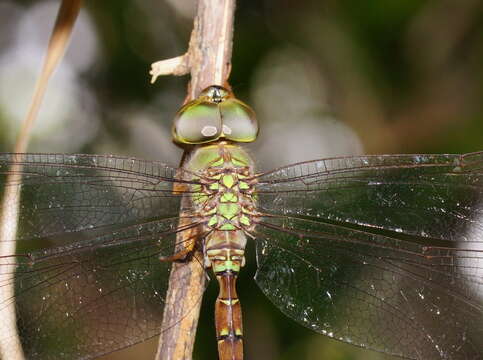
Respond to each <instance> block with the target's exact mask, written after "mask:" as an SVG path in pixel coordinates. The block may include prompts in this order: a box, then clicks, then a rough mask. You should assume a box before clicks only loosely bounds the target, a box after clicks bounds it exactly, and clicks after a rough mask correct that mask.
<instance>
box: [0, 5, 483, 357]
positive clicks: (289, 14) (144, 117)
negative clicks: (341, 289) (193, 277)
mask: <svg viewBox="0 0 483 360" xmlns="http://www.w3.org/2000/svg"><path fill="white" fill-rule="evenodd" d="M85 3H86V4H85V7H84V9H83V11H82V13H81V16H80V18H79V21H78V23H77V25H76V28H75V31H74V36H73V40H72V42H71V44H70V47H69V50H68V52H67V54H66V58H65V60H64V62H63V63H62V64H61V66H60V68H59V69H58V71H57V72H56V74H55V76H54V78H53V79H52V81H51V84H50V86H49V92H48V94H47V96H46V99H45V102H44V104H43V107H42V110H41V115H40V118H39V119H38V122H37V125H36V128H35V130H34V134H33V139H32V142H31V145H30V150H31V151H40V152H64V153H79V152H82V153H112V154H119V155H132V156H137V157H141V158H146V159H153V160H161V161H163V162H166V163H169V164H173V165H176V164H177V163H178V161H179V158H180V155H181V150H180V149H178V148H176V147H175V146H174V145H173V144H172V142H171V138H170V126H171V119H172V118H173V115H174V114H175V112H176V110H177V108H178V107H179V106H180V105H181V103H182V102H183V100H184V97H185V93H186V84H187V82H188V78H187V77H161V78H159V79H158V81H157V82H156V83H155V84H154V85H151V84H150V83H149V75H148V71H149V68H150V64H151V63H152V62H154V61H157V60H161V59H166V58H170V57H174V56H178V55H181V54H182V53H184V52H185V50H186V48H187V43H188V40H189V36H190V32H191V29H192V17H193V14H194V10H195V2H194V1H191V0H162V1H155V0H103V1H86V2H85ZM58 4H59V2H58V1H44V0H35V1H27V0H17V1H14V0H2V1H1V2H0V150H1V151H9V150H11V149H12V146H13V142H14V139H15V134H16V131H17V129H18V126H19V123H20V121H21V120H22V118H23V116H24V115H25V113H26V108H27V104H28V102H29V100H30V97H31V94H32V91H33V85H34V82H35V77H36V76H37V74H38V71H39V68H40V64H41V60H42V57H43V54H44V51H45V48H46V44H47V39H48V36H49V34H50V30H51V28H52V25H53V22H54V20H55V13H56V9H57V6H58ZM482 10H483V2H482V1H478V0H465V1H454V0H433V1H431V0H426V1H420V0H391V1H374V0H368V1H359V0H339V1H336V0H324V1H320V0H305V1H289V0H257V1H247V0H245V1H239V3H238V9H237V13H236V27H235V38H234V49H233V68H232V75H231V80H230V83H231V85H232V87H233V89H234V91H235V93H236V95H237V96H238V97H239V98H241V99H242V100H244V101H246V102H247V103H249V104H251V105H252V106H253V108H254V109H255V111H256V112H257V114H258V118H259V121H260V125H261V133H260V138H259V140H258V142H257V143H256V144H254V145H252V146H250V149H251V150H250V151H251V152H252V153H253V155H254V157H255V158H256V159H257V165H258V167H259V168H260V169H270V168H273V167H275V166H280V165H283V164H287V163H291V162H295V161H301V160H308V159H314V158H321V157H328V156H336V155H350V154H361V153H417V152H436V153H441V152H443V153H462V152H471V151H477V150H481V149H482V145H483V121H482V120H483V111H482V110H483V109H482V101H481V99H482V92H483V11H482ZM248 251H249V255H248V266H247V269H246V270H245V272H244V273H243V275H242V276H241V279H240V281H239V293H240V297H241V300H242V305H243V311H244V321H245V323H244V326H245V333H246V354H247V355H246V356H247V359H297V360H303V359H334V360H355V359H384V358H387V357H384V356H383V355H380V354H376V353H373V352H370V351H365V350H362V349H358V348H355V347H353V346H350V345H346V344H343V343H340V342H337V341H334V340H330V339H327V338H325V337H323V336H319V335H317V334H315V333H313V332H311V331H309V330H307V329H304V328H302V327H301V326H299V325H298V324H296V323H295V322H293V321H292V320H290V319H288V318H286V317H284V315H282V314H281V313H280V312H279V311H278V310H277V309H276V308H275V307H274V306H273V305H272V304H271V303H269V301H268V300H267V299H266V298H264V296H263V295H262V294H261V292H260V290H259V289H258V288H257V287H256V285H255V283H254V282H253V281H251V278H252V277H253V275H254V272H255V259H254V255H253V246H249V248H248ZM216 292H217V287H216V284H215V283H212V284H210V287H209V289H208V292H207V296H206V298H205V300H204V303H203V309H202V316H201V321H200V326H199V330H198V335H197V336H198V337H197V342H196V351H195V356H194V358H195V359H200V360H202V359H215V358H216V341H215V334H214V325H213V304H214V299H215V297H216ZM396 331H397V330H396ZM155 347H156V341H155V339H154V340H153V341H151V342H148V343H146V344H143V345H139V346H135V347H133V348H131V349H129V350H126V351H123V352H119V353H116V354H112V355H110V356H109V357H106V359H111V360H112V359H132V358H134V357H135V356H136V357H137V358H139V359H141V358H143V359H144V358H146V359H151V358H153V353H154V352H155Z"/></svg>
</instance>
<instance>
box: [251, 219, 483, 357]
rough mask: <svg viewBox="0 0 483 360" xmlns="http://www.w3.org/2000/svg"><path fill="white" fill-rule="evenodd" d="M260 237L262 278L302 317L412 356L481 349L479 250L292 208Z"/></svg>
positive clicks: (284, 306) (264, 226)
mask: <svg viewBox="0 0 483 360" xmlns="http://www.w3.org/2000/svg"><path fill="white" fill-rule="evenodd" d="M256 236H257V239H258V240H257V260H258V271H257V274H256V277H255V278H256V281H257V283H258V285H259V286H260V288H261V289H262V291H263V292H264V293H265V295H266V296H267V297H269V298H270V300H271V301H273V302H274V304H275V305H276V306H278V307H279V308H280V309H281V310H282V311H283V312H284V313H285V314H286V315H288V316H289V317H291V318H293V319H294V320H296V321H297V322H299V323H300V324H302V325H304V326H306V327H308V328H310V329H312V330H314V331H316V332H318V333H321V334H324V335H327V336H330V337H332V338H334V339H338V340H341V341H344V342H348V343H351V344H354V345H357V346H361V347H365V348H369V349H373V350H377V351H381V352H384V353H387V354H390V355H395V356H400V357H404V358H408V359H418V360H423V359H424V360H428V359H454V360H461V359H480V358H482V357H483V301H482V298H481V295H482V290H483V283H482V280H483V279H482V272H483V256H482V253H481V252H475V251H471V250H463V249H458V248H454V247H453V248H451V247H441V246H440V245H441V244H440V242H439V241H436V240H431V241H430V240H429V239H425V240H426V241H425V242H424V245H422V244H421V243H419V242H418V241H416V240H408V239H406V240H402V239H398V238H395V237H389V236H382V235H376V234H371V233H370V232H366V231H361V230H354V229H350V228H347V227H340V226H336V225H330V224H324V223H320V222H315V221H310V220H303V219H296V218H290V217H267V218H264V219H263V220H262V221H261V222H260V224H258V225H257V228H256ZM431 244H436V245H434V246H431Z"/></svg>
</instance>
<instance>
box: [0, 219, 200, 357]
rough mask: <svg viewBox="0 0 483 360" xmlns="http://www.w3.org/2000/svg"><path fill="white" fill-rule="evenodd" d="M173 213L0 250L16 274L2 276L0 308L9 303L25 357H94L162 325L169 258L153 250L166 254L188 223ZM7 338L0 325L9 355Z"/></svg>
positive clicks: (142, 337) (157, 330)
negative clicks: (38, 246) (24, 251)
mask: <svg viewBox="0 0 483 360" xmlns="http://www.w3.org/2000/svg"><path fill="white" fill-rule="evenodd" d="M178 220H179V219H178V218H172V219H164V220H160V221H155V222H151V223H145V224H143V225H136V226H131V227H126V228H124V229H122V230H118V231H115V232H112V233H107V234H104V235H98V236H97V237H95V238H93V239H91V240H87V241H84V242H82V243H76V244H71V245H69V246H65V247H56V248H52V249H49V250H42V251H38V252H34V253H30V254H28V256H24V255H19V256H12V257H9V258H7V259H5V258H4V259H3V260H10V261H9V262H4V263H3V264H4V265H3V266H6V264H8V263H10V264H13V265H14V266H13V267H12V269H13V271H14V274H13V275H14V277H5V276H3V277H2V278H1V279H2V280H1V281H0V290H2V289H5V288H7V287H8V286H10V285H11V284H12V282H13V284H14V289H15V293H14V295H13V296H11V297H10V298H7V299H4V300H3V301H2V302H1V303H0V310H2V309H5V308H7V307H9V306H12V305H14V306H15V310H16V318H17V326H18V331H19V335H20V340H21V343H22V347H23V350H24V352H25V354H26V358H28V359H80V358H82V359H86V358H93V357H96V356H99V355H102V354H106V353H109V352H112V351H114V350H118V349H120V348H124V347H126V346H130V345H133V344H135V343H137V342H140V341H144V340H146V339H149V338H150V337H152V336H154V335H156V334H159V333H160V331H163V329H162V328H161V322H162V314H163V306H164V301H165V295H166V291H167V287H168V279H169V270H170V268H171V263H169V262H161V261H160V260H159V257H160V256H166V255H172V254H173V250H174V246H175V242H176V234H177V233H178V232H180V231H184V230H188V228H185V229H177V227H178ZM193 226H196V224H193ZM3 275H5V273H4V274H3ZM200 301H201V299H200ZM188 311H189V310H188ZM185 315H186V313H181V314H180V319H181V318H182V317H183V316H185ZM169 325H171V324H165V326H166V327H169ZM11 339H12V334H10V333H8V332H5V331H3V332H0V342H2V343H3V344H6V345H4V346H6V347H7V351H6V353H7V354H8V355H9V357H8V358H15V356H14V355H16V354H14V352H15V351H17V349H15V347H14V346H13V344H9V341H10V340H11ZM9 345H12V346H11V348H10V349H9V348H8V346H9ZM9 351H11V352H12V353H9Z"/></svg>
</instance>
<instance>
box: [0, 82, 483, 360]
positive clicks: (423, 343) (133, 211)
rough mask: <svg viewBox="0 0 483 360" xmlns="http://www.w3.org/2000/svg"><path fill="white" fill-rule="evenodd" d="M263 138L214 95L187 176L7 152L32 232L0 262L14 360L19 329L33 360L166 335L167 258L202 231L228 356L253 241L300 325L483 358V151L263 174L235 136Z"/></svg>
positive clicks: (435, 354) (263, 277)
mask: <svg viewBox="0 0 483 360" xmlns="http://www.w3.org/2000/svg"><path fill="white" fill-rule="evenodd" d="M224 125H225V127H224ZM257 132H258V126H257V125H256V120H255V116H254V115H253V112H252V111H251V110H250V109H249V108H248V107H247V105H245V104H243V103H241V102H240V101H239V100H236V99H235V98H234V97H233V95H232V94H231V93H229V92H228V91H227V90H225V89H223V88H220V87H210V88H208V89H207V90H206V91H205V92H203V93H202V94H201V95H200V97H199V98H198V99H196V100H195V101H194V102H191V103H188V104H186V105H185V106H184V107H183V108H182V109H181V110H180V112H179V113H178V115H177V117H176V120H175V124H174V127H173V134H174V137H175V140H176V141H177V142H179V143H182V144H195V145H197V146H194V147H193V148H194V151H193V152H192V153H191V154H190V155H189V156H188V157H187V162H186V164H185V165H184V166H183V168H182V169H176V168H173V167H170V166H167V165H164V164H163V163H160V162H156V161H145V160H137V159H132V158H126V157H116V156H110V155H109V156H102V155H63V154H8V153H3V154H0V185H1V186H2V188H4V189H11V190H13V191H12V192H11V197H10V198H9V201H8V202H6V203H4V208H3V210H4V211H6V210H12V211H13V210H15V209H16V205H15V204H19V207H18V218H19V224H18V232H16V233H15V232H14V231H11V232H10V235H8V237H7V236H6V237H4V238H2V239H0V248H1V249H5V248H9V247H8V246H7V245H12V244H13V245H14V248H13V249H11V247H10V249H11V250H9V251H10V252H8V253H5V250H4V252H3V253H2V255H1V257H0V357H2V358H5V359H13V358H14V357H15V356H19V353H20V350H18V346H15V343H16V340H15V339H16V334H17V332H18V343H19V344H21V345H22V347H23V351H24V353H25V357H26V358H28V359H78V358H94V357H96V356H99V355H102V354H105V353H109V352H112V351H115V350H117V349H121V348H124V347H126V346H129V345H131V344H133V343H137V342H140V341H144V340H146V339H149V338H151V337H153V336H155V335H156V334H158V333H159V332H160V331H163V328H161V325H160V324H161V323H162V320H163V319H162V314H163V306H164V302H165V296H166V292H167V288H168V279H169V270H170V264H168V263H166V262H163V261H160V259H162V258H168V257H172V256H173V253H174V252H175V248H176V247H177V246H178V245H180V243H181V241H183V244H186V242H185V241H186V240H180V238H187V239H190V236H189V235H191V234H192V231H193V229H199V228H201V229H202V230H203V231H202V232H201V234H200V236H198V237H197V238H196V239H194V240H193V239H191V241H197V242H198V244H201V245H202V247H203V249H204V250H205V253H206V259H205V261H206V265H207V266H211V268H212V269H213V271H214V272H215V274H216V277H217V280H218V282H219V284H220V289H221V292H220V296H219V297H218V300H217V303H216V305H215V308H216V310H215V311H216V318H217V319H218V322H217V337H218V344H219V348H220V352H221V353H222V354H224V353H227V354H236V356H238V357H234V356H232V358H237V359H238V358H239V354H241V345H242V335H243V330H242V324H241V310H240V301H239V300H238V296H237V294H236V288H235V281H236V277H237V273H238V271H241V269H242V267H243V263H244V247H245V242H246V241H251V240H252V239H254V240H255V244H256V250H257V262H258V263H257V265H258V270H257V274H256V279H255V280H256V282H257V284H258V285H259V286H260V288H261V289H262V291H263V292H264V293H265V295H266V296H267V297H268V298H269V299H270V300H271V301H272V302H273V303H274V304H275V305H276V306H278V307H279V308H280V309H281V310H282V311H283V312H284V313H285V314H286V315H288V316H289V317H291V318H292V319H294V320H295V321H297V322H299V323H300V324H302V325H304V326H306V327H308V328H310V329H312V330H314V331H316V332H318V333H320V334H324V335H326V336H329V337H332V338H335V339H338V340H341V341H345V342H348V343H351V344H354V345H358V346H361V347H364V348H367V349H373V350H377V351H380V352H384V353H386V354H389V355H394V356H397V357H402V358H407V359H417V360H428V359H429V360H433V359H434V360H436V359H452V360H460V359H481V358H483V298H482V293H483V256H482V251H483V152H476V153H471V154H464V155H421V154H419V155H380V156H355V157H340V158H332V159H320V160H313V161H306V162H302V163H298V164H293V165H288V166H285V167H282V168H279V169H276V170H273V171H269V172H266V173H255V171H254V165H253V160H252V159H251V158H250V156H249V155H248V154H247V153H246V152H245V151H244V150H243V149H242V148H241V147H240V146H238V145H236V144H235V142H237V141H239V142H247V141H253V140H254V139H255V138H256V134H257ZM19 176H21V179H19ZM179 184H181V185H182V187H178V185H179ZM175 187H176V191H173V189H174V188H175ZM186 199H187V200H188V201H187V202H185V200H186ZM182 201H183V207H181V208H180V204H181V202H182ZM184 205H186V206H184ZM13 212H14V213H15V211H13ZM180 214H181V215H182V216H180ZM186 214H187V215H189V216H184V215H186ZM10 230H14V229H10ZM184 235H187V236H184ZM188 243H189V241H188ZM241 298H242V299H243V294H241ZM33 300H35V301H33ZM188 311H189V310H188ZM184 315H185V314H180V318H181V317H182V316H184ZM169 325H170V324H167V325H166V326H169ZM222 356H224V355H222ZM227 356H230V355H227ZM222 359H223V357H222ZM230 359H231V358H230Z"/></svg>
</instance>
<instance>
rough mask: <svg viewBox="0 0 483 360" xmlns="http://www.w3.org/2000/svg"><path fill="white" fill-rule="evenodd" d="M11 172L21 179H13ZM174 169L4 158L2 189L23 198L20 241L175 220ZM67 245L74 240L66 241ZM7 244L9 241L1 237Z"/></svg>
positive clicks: (74, 158)
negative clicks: (146, 221)
mask: <svg viewBox="0 0 483 360" xmlns="http://www.w3.org/2000/svg"><path fill="white" fill-rule="evenodd" d="M12 166H21V167H20V168H19V169H20V170H15V169H14V170H13V171H14V172H15V174H20V175H21V179H20V180H14V181H12V180H11V178H10V177H9V175H11V174H12ZM175 182H176V169H174V168H172V167H169V166H167V165H164V164H162V163H157V162H152V161H143V160H136V159H131V158H122V157H115V156H102V155H63V154H0V188H1V189H5V188H11V187H14V188H15V190H16V191H15V193H16V196H15V197H13V198H12V203H8V204H6V206H7V208H8V207H11V206H12V205H13V203H15V202H17V201H18V199H19V198H21V207H20V214H19V224H20V225H19V230H20V232H19V234H18V236H17V239H16V240H20V239H31V238H41V237H44V236H47V235H52V234H58V233H67V232H69V233H71V232H77V231H81V230H86V229H94V228H102V227H104V226H108V225H114V224H119V223H122V224H126V223H136V222H139V221H142V220H146V219H159V218H163V217H173V216H177V215H178V213H179V199H180V196H181V195H180V194H173V189H172V188H173V184H174V183H175ZM63 239H65V241H68V240H69V239H70V240H71V241H73V240H72V239H73V238H72V237H70V238H69V237H63ZM2 240H5V239H2Z"/></svg>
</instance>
